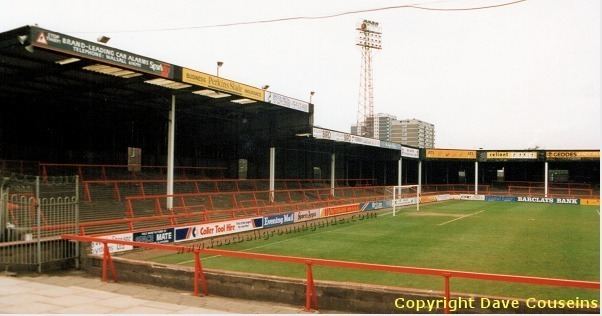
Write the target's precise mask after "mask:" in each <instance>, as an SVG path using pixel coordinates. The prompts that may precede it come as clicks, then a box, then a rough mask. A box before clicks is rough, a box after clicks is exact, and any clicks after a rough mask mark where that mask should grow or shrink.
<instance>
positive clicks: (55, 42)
mask: <svg viewBox="0 0 602 316" xmlns="http://www.w3.org/2000/svg"><path fill="white" fill-rule="evenodd" d="M31 44H32V45H33V46H36V47H41V48H46V49H50V50H54V51H59V52H63V53H67V54H70V55H76V56H78V57H82V58H88V59H93V60H96V61H100V62H104V63H107V64H111V65H115V66H118V67H122V68H126V69H131V70H135V71H140V72H145V73H150V74H153V75H157V76H161V77H164V78H169V79H171V78H173V65H171V64H168V63H164V62H162V61H158V60H155V59H151V58H147V57H144V56H140V55H136V54H132V53H129V52H126V51H123V50H120V49H116V48H113V47H109V46H105V45H102V44H99V43H94V42H90V41H86V40H82V39H79V38H76V37H72V36H69V35H65V34H62V33H58V32H52V31H48V30H45V29H42V28H39V27H32V28H31Z"/></svg>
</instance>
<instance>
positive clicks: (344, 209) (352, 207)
mask: <svg viewBox="0 0 602 316" xmlns="http://www.w3.org/2000/svg"><path fill="white" fill-rule="evenodd" d="M359 210H360V204H359V203H354V204H346V205H340V206H329V207H325V208H323V209H322V217H326V216H332V215H339V214H345V213H353V212H358V211H359Z"/></svg>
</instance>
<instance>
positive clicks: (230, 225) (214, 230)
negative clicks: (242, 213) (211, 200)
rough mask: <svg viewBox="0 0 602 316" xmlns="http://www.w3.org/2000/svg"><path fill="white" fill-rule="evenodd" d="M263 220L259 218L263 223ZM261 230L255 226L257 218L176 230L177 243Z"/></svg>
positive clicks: (258, 226)
mask: <svg viewBox="0 0 602 316" xmlns="http://www.w3.org/2000/svg"><path fill="white" fill-rule="evenodd" d="M262 219H263V218H261V217H260V218H259V220H260V221H261V220H262ZM257 228H261V225H255V218H248V219H239V220H231V221H226V222H216V223H207V224H201V225H194V226H186V227H179V228H176V241H182V240H194V239H201V238H208V237H215V236H221V235H226V234H234V233H240V232H245V231H249V230H253V229H257Z"/></svg>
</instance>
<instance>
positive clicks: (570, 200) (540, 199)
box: [516, 196, 579, 205]
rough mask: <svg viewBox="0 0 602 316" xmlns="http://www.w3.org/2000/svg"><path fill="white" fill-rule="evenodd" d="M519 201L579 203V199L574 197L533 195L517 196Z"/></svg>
mask: <svg viewBox="0 0 602 316" xmlns="http://www.w3.org/2000/svg"><path fill="white" fill-rule="evenodd" d="M516 200H517V201H518V202H529V203H550V204H574V205H578V204H579V199H573V198H546V197H531V196H519V197H517V198H516Z"/></svg>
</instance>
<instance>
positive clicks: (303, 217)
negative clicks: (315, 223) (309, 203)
mask: <svg viewBox="0 0 602 316" xmlns="http://www.w3.org/2000/svg"><path fill="white" fill-rule="evenodd" d="M320 213H321V209H315V210H307V211H298V212H295V223H296V222H304V221H309V220H312V219H316V218H319V217H320Z"/></svg>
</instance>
